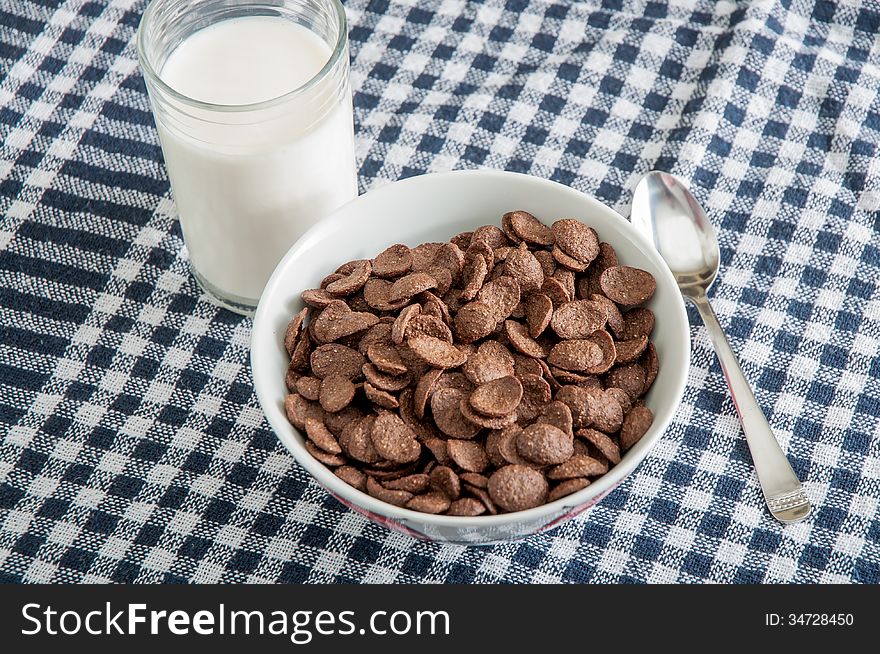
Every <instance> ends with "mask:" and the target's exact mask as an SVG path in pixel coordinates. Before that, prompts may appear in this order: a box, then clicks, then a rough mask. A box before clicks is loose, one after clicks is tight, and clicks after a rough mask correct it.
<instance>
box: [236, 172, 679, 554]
mask: <svg viewBox="0 0 880 654" xmlns="http://www.w3.org/2000/svg"><path fill="white" fill-rule="evenodd" d="M515 209H524V210H526V211H529V212H531V213H532V214H534V215H535V216H537V217H538V218H539V219H541V220H543V221H544V222H546V223H548V224H549V223H550V222H552V221H553V220H556V219H558V218H563V217H569V218H578V219H580V220H583V221H584V222H586V223H588V224H589V225H591V226H592V227H594V228H595V229H596V230H597V231H598V232H599V236H600V238H601V239H602V240H603V241H607V242H608V243H610V244H611V245H613V246H614V248H615V249H616V250H617V254H618V256H619V258H620V261H621V263H622V264H625V265H630V266H636V267H639V268H643V269H644V270H647V271H649V272H651V273H652V274H653V275H654V276H655V277H656V279H657V292H656V294H655V295H654V298H653V300H652V301H651V303H650V308H651V309H652V310H653V311H654V313H655V314H656V318H657V319H656V327H655V329H654V332H653V335H652V340H653V341H654V344H655V346H656V347H657V353H658V356H659V359H660V373H659V374H658V376H657V380H656V382H655V383H654V386H653V387H652V389H651V391H650V392H649V393H648V395H647V396H646V398H645V402H646V404H647V405H648V406H649V407H650V408H651V409H652V411H653V412H654V416H655V418H654V424H653V425H652V426H651V428H650V430H649V431H648V432H647V433H646V434H645V435H644V437H642V439H641V440H640V441H639V442H638V443H637V444H636V445H635V446H634V447H633V448H632V449H631V450H630V451H628V452H627V453H626V455H625V456H624V457H623V460H622V461H621V462H620V463H619V464H618V465H616V466H614V467H613V468H612V469H611V470H610V471H609V472H608V473H607V474H606V475H604V476H603V477H600V478H599V479H597V480H596V481H594V482H593V483H592V484H591V485H590V486H588V487H587V488H585V489H583V490H581V491H579V492H577V493H573V494H572V495H569V496H567V497H564V498H562V499H559V500H557V501H555V502H551V503H549V504H546V505H544V506H539V507H536V508H534V509H529V510H527V511H520V512H517V513H508V514H502V515H496V516H479V517H453V516H443V515H428V514H425V513H418V512H416V511H410V510H408V509H403V508H399V507H396V506H392V505H390V504H387V503H385V502H381V501H379V500H376V499H374V498H372V497H370V496H369V495H367V494H366V493H362V492H360V491H358V490H356V489H355V488H353V487H351V486H349V485H348V484H346V483H345V482H343V481H342V480H341V479H339V478H337V477H336V476H335V475H334V474H333V472H332V471H331V470H330V469H329V468H327V467H325V466H324V465H323V464H321V463H319V462H318V461H316V460H315V459H313V458H312V457H311V455H309V453H308V452H307V451H306V449H305V447H304V446H303V435H302V434H300V433H299V432H298V431H297V430H296V429H295V428H294V427H293V426H291V424H290V423H289V422H288V421H287V418H286V416H285V412H284V398H285V396H286V395H287V388H286V386H285V383H284V377H285V373H286V370H287V364H288V361H289V357H288V356H287V353H286V352H285V350H284V346H283V339H284V333H285V330H286V328H287V324H288V322H289V321H290V318H291V317H292V316H293V315H294V314H295V313H296V312H297V311H299V310H300V309H301V308H302V306H303V305H302V300H300V293H301V292H302V291H304V290H306V289H310V288H316V287H317V286H318V284H319V283H320V281H321V279H323V278H324V277H325V276H326V275H327V274H329V273H330V272H332V271H333V270H335V269H336V267H337V266H339V265H340V264H342V263H344V262H346V261H349V260H351V259H369V258H372V257H374V256H375V255H376V254H378V253H379V252H381V251H382V250H383V249H384V248H386V247H388V246H389V245H391V244H393V243H405V244H407V245H410V246H415V245H418V244H420V243H424V242H426V241H446V240H449V239H450V238H451V237H452V236H454V235H455V234H458V233H459V232H463V231H467V230H472V229H474V228H475V227H478V226H480V225H484V224H490V223H491V224H496V225H500V220H501V216H502V214H504V213H505V212H507V211H512V210H515ZM689 360H690V335H689V330H688V321H687V315H686V313H685V310H684V304H683V302H682V298H681V295H680V294H679V292H678V289H677V287H676V285H675V281H674V280H673V278H672V274H671V273H670V272H669V269H668V268H667V267H666V265H665V264H664V263H663V260H662V259H661V258H660V256H659V255H658V254H657V252H656V251H655V250H654V248H653V247H652V246H651V245H649V244H648V243H647V242H646V241H645V240H643V238H642V237H641V235H640V234H638V233H637V232H636V231H635V229H634V228H633V227H632V226H631V225H630V223H629V222H628V221H626V220H624V219H623V218H622V217H621V216H620V215H619V214H617V213H616V212H614V211H613V210H612V209H609V208H608V207H606V206H605V205H603V204H602V203H600V202H598V201H597V200H594V199H593V198H590V197H588V196H586V195H584V194H582V193H580V192H578V191H575V190H573V189H571V188H569V187H567V186H563V185H561V184H557V183H555V182H550V181H547V180H544V179H539V178H536V177H531V176H528V175H521V174H517V173H505V172H498V171H491V170H475V171H460V172H452V173H440V174H432V175H424V176H421V177H413V178H410V179H406V180H403V181H399V182H394V183H392V184H389V185H388V186H384V187H382V188H379V189H377V190H375V191H370V192H369V193H367V194H365V195H363V196H361V197H359V198H357V199H356V200H353V201H352V202H350V203H349V204H347V205H345V206H344V207H342V208H340V209H339V210H338V211H336V212H335V213H333V214H332V215H330V216H329V217H327V218H325V219H324V220H322V221H321V222H319V223H318V224H317V225H315V226H314V227H313V228H311V229H310V230H309V231H308V232H306V234H304V235H303V237H302V238H300V239H299V241H297V242H296V244H294V246H293V247H292V248H291V249H290V251H289V252H288V253H287V255H286V256H285V257H284V259H282V261H281V263H279V264H278V267H277V268H276V269H275V272H274V273H273V275H272V277H271V279H270V280H269V282H268V284H267V285H266V289H265V290H264V291H263V295H262V297H261V299H260V304H259V306H258V307H257V312H256V316H255V318H254V326H253V336H252V340H251V362H252V366H253V375H254V385H255V387H256V393H257V397H258V398H259V401H260V405H261V406H262V408H263V411H264V413H265V415H266V418H267V419H268V421H269V424H271V425H272V428H273V429H274V430H275V433H276V434H277V435H278V438H279V439H281V442H282V443H284V445H285V447H287V449H288V450H289V451H290V453H291V454H292V455H293V456H294V458H295V459H296V460H297V461H298V462H299V464H300V465H302V466H303V467H304V468H305V469H306V470H308V471H309V473H311V474H312V475H313V476H314V477H315V479H317V480H318V482H320V483H321V484H322V485H323V486H324V487H325V488H326V489H327V490H328V491H329V492H330V493H332V494H333V495H334V496H335V497H336V498H337V499H339V500H340V501H341V502H343V503H344V504H346V505H347V506H349V507H351V508H352V509H354V510H355V511H358V512H359V513H362V514H363V515H365V516H367V517H368V518H370V519H372V520H375V521H376V522H379V523H381V524H383V525H386V526H387V527H389V528H392V529H397V530H399V531H403V532H404V533H408V534H411V535H413V536H416V537H420V538H427V539H432V540H443V541H452V542H458V543H491V542H498V541H502V540H507V539H511V538H518V537H523V536H527V535H529V534H532V533H535V532H537V531H541V530H544V529H547V528H549V527H551V526H555V525H557V524H559V523H560V522H561V521H563V520H566V519H568V518H570V517H572V516H574V515H577V514H578V513H580V512H581V511H583V510H585V509H587V508H589V507H591V506H592V505H594V504H595V503H596V502H598V501H599V500H601V499H602V498H603V497H604V496H605V495H607V494H608V493H609V492H611V490H613V489H614V487H615V486H617V485H618V484H619V483H620V482H621V481H623V480H624V479H625V478H626V476H627V475H629V474H630V473H631V472H632V471H633V470H634V469H635V467H636V466H637V465H638V464H639V463H640V462H641V461H642V459H644V458H645V456H646V455H647V454H648V452H650V450H651V448H653V447H654V445H656V443H657V441H658V440H659V439H660V436H661V434H662V433H663V432H664V430H665V429H666V427H667V426H668V425H669V422H670V421H671V420H672V417H673V414H674V413H675V411H676V409H677V408H678V405H679V402H680V401H681V396H682V393H683V392H684V386H685V380H686V379H687V374H688V366H689Z"/></svg>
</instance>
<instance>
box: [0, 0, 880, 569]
mask: <svg viewBox="0 0 880 654" xmlns="http://www.w3.org/2000/svg"><path fill="white" fill-rule="evenodd" d="M143 5H144V2H143V0H137V1H133V0H111V1H105V0H99V1H91V2H86V1H84V0H70V1H68V2H61V1H58V0H11V1H9V2H4V3H3V4H2V7H0V136H2V156H0V212H2V216H3V217H2V222H0V580H2V581H8V582H17V581H25V582H48V581H65V582H73V581H115V582H135V581H136V582H213V581H223V582H244V581H252V582H275V581H281V582H340V581H341V582H464V583H468V582H588V581H589V582H676V581H677V582H704V581H705V582H868V583H877V582H880V516H878V501H880V444H878V434H880V426H878V422H880V418H878V415H880V352H878V343H880V294H878V290H880V289H878V286H880V166H878V163H877V161H878V147H880V94H878V91H880V49H878V47H877V36H878V33H880V6H878V5H877V4H876V3H875V2H865V3H863V4H860V3H857V2H853V1H844V2H830V1H827V0H820V1H818V2H804V1H800V0H777V1H771V0H752V1H750V2H730V1H726V2H713V1H708V0H707V1H703V2H694V1H693V0H674V1H673V2H669V3H665V2H642V1H639V2H636V1H633V2H630V1H624V0H604V1H601V2H600V1H598V0H595V1H593V2H582V3H574V2H564V1H561V0H559V1H555V2H553V1H548V0H533V1H531V2H527V1H526V0H507V1H506V2H505V1H502V0H487V1H486V2H483V3H476V2H464V1H462V0H431V1H426V2H417V1H416V0H352V1H351V2H347V3H346V5H347V11H348V16H349V19H350V27H351V46H352V58H353V71H352V81H353V87H354V93H355V107H356V122H357V154H358V160H359V163H360V174H361V176H360V179H361V186H362V190H364V191H366V190H368V189H370V188H375V187H377V186H380V185H382V184H386V183H388V182H390V181H392V180H395V179H399V178H401V177H407V176H411V175H416V174H420V173H424V172H429V171H443V170H449V169H453V168H473V167H490V168H499V169H507V170H515V171H520V172H528V173H531V174H533V175H537V176H540V177H546V178H550V179H554V180H557V181H560V182H563V183H565V184H569V185H571V186H573V187H575V188H577V189H579V190H581V191H584V192H586V193H589V194H592V195H595V196H596V197H598V198H600V199H601V200H603V201H605V202H606V203H608V204H610V205H611V206H613V207H615V208H616V209H617V210H619V211H621V212H622V213H624V214H626V212H627V208H628V202H629V198H630V196H631V192H632V190H633V188H634V186H635V184H636V182H637V181H638V179H639V177H640V176H641V175H642V174H643V173H645V172H647V171H648V170H650V169H654V168H659V169H664V170H669V171H671V172H674V173H675V174H677V175H680V176H681V177H683V178H685V179H687V180H689V182H690V184H691V186H692V188H693V189H694V191H695V193H696V195H697V197H698V198H699V200H700V201H701V202H702V203H703V204H704V205H705V207H707V210H708V213H709V215H710V218H711V219H712V221H713V222H714V223H715V224H716V225H717V226H718V228H719V234H720V241H721V254H722V259H723V267H724V269H723V275H722V277H721V279H720V280H719V281H718V283H717V284H716V285H715V287H714V302H715V307H716V309H717V311H718V313H719V315H720V318H721V322H722V323H723V325H724V326H725V328H726V329H727V330H728V333H729V334H730V336H731V339H732V342H733V344H734V347H735V349H736V350H737V351H738V352H739V353H740V356H741V359H742V363H743V367H744V369H745V372H746V375H747V376H748V377H749V378H750V379H751V380H752V381H753V383H754V385H755V387H756V389H757V396H758V400H759V401H760V403H761V404H762V406H763V407H764V409H765V411H766V413H767V415H768V418H769V419H770V422H771V423H772V425H773V427H774V428H775V430H776V433H777V435H778V437H779V439H780V441H781V443H782V445H783V448H784V449H785V450H786V452H787V453H788V455H789V458H790V459H791V461H792V464H793V466H794V468H795V470H796V471H797V473H798V474H799V476H800V477H801V478H802V479H805V480H806V483H805V486H806V488H807V491H808V493H809V495H810V497H811V498H812V499H813V501H814V502H815V504H816V506H817V510H816V513H815V516H814V517H813V518H812V519H811V520H810V521H808V522H805V523H801V524H797V525H793V526H788V527H782V526H780V525H779V524H777V523H775V522H774V521H773V520H772V519H771V518H770V517H769V516H768V515H767V513H766V512H765V510H764V507H763V502H762V498H761V493H760V489H759V487H758V485H757V481H756V478H755V474H754V471H753V468H752V464H751V462H750V458H749V455H748V451H747V449H746V445H745V443H744V441H743V439H742V437H741V435H740V430H739V427H738V424H737V420H736V416H735V413H734V409H733V405H732V403H731V400H730V399H729V397H728V395H727V392H726V388H725V385H724V381H723V378H722V376H721V372H720V369H719V367H718V365H717V363H716V362H715V359H714V355H713V353H712V350H711V348H710V345H709V341H708V338H707V335H706V332H705V330H704V329H703V327H702V326H695V327H693V329H692V336H693V343H694V352H693V368H692V371H691V376H690V379H689V383H688V387H687V392H686V395H685V398H684V403H683V404H682V406H681V409H680V410H679V412H678V415H677V416H676V419H675V422H674V424H673V425H672V426H671V428H670V429H669V431H668V433H667V434H666V435H665V436H664V437H663V439H662V441H661V442H660V444H659V445H658V447H657V448H656V450H655V451H654V452H653V453H652V455H651V456H650V457H648V459H647V460H646V461H645V462H644V463H643V464H642V465H641V466H640V467H639V469H638V470H637V471H636V472H635V474H633V475H632V477H631V478H630V479H629V480H628V481H627V482H626V483H624V484H623V485H622V486H621V487H619V488H618V489H617V490H616V491H615V492H614V493H613V494H612V495H610V496H609V497H608V498H607V499H605V500H604V501H603V502H602V503H601V504H600V505H598V506H597V507H595V508H594V509H593V510H592V511H590V512H588V513H587V514H584V515H582V516H580V517H578V518H576V519H574V520H572V521H571V522H569V523H567V524H566V525H564V526H562V527H560V528H558V529H556V530H555V531H552V532H550V533H549V534H544V535H540V536H536V537H532V538H530V539H527V540H524V541H520V542H514V543H510V544H507V545H501V546H496V547H490V548H466V547H461V546H451V545H439V544H432V543H425V542H417V541H415V540H412V539H410V538H408V537H406V536H403V535H401V534H397V533H391V532H389V531H386V530H385V529H383V528H382V527H379V526H376V525H374V524H371V523H369V522H367V521H366V520H365V519H364V518H362V517H360V516H359V515H357V514H355V513H352V512H351V511H349V510H347V509H346V508H344V507H343V506H342V505H340V504H339V503H338V502H337V501H336V500H334V499H333V498H332V497H330V496H329V495H327V494H326V493H325V492H323V491H322V490H321V488H320V487H318V486H317V485H316V484H315V483H313V482H311V481H310V480H309V478H308V477H307V475H306V474H305V473H304V471H303V470H301V469H300V468H299V467H298V466H297V465H296V464H295V463H294V461H293V460H292V459H291V457H290V456H288V455H287V453H286V452H285V450H284V449H283V448H282V447H281V446H280V445H279V444H278V443H277V441H276V439H275V437H274V436H273V434H272V433H271V431H270V430H269V428H268V425H267V424H266V422H265V420H264V419H263V417H262V415H261V412H260V409H259V407H258V405H257V401H256V398H255V396H254V393H253V390H252V386H251V376H250V369H249V364H248V341H249V337H250V328H251V323H250V321H249V320H247V319H243V318H240V317H238V316H235V315H233V314H231V313H229V312H227V311H224V310H220V309H217V308H216V307H215V306H214V305H212V304H210V303H209V302H208V300H207V299H206V298H205V297H204V296H203V295H201V294H200V293H199V290H198V288H197V287H196V285H195V283H194V282H193V280H192V279H191V278H190V276H189V274H188V272H187V263H186V255H185V253H184V252H183V250H182V239H181V233H180V228H179V225H178V223H177V222H176V220H175V210H174V205H173V202H172V199H171V196H170V193H169V186H168V179H167V176H166V173H165V170H164V168H163V164H162V158H161V153H160V150H159V145H158V141H157V137H156V133H155V129H154V126H153V122H152V119H151V117H150V113H149V107H148V103H147V97H146V95H145V90H144V84H143V80H142V78H141V75H140V73H139V71H138V67H137V63H136V56H135V49H134V35H135V30H136V27H137V24H138V20H139V18H140V14H141V12H142V10H143ZM694 324H695V325H698V324H699V323H698V322H697V321H696V320H694Z"/></svg>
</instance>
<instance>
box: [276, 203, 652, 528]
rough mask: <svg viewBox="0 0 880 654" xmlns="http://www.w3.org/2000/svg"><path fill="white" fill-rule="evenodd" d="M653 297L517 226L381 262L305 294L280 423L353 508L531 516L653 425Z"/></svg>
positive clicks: (590, 241)
mask: <svg viewBox="0 0 880 654" xmlns="http://www.w3.org/2000/svg"><path fill="white" fill-rule="evenodd" d="M655 289H656V283H655V280H654V278H653V276H651V275H650V274H649V273H648V272H646V271H644V270H640V269H638V268H631V267H628V266H621V265H619V262H618V260H617V255H616V253H615V252H614V249H613V248H612V247H611V246H610V245H609V244H607V243H603V242H600V240H599V236H598V234H597V233H596V231H595V230H593V229H592V228H590V227H588V226H587V225H585V224H584V223H582V222H580V221H578V220H574V219H570V218H565V219H562V220H557V221H556V222H554V223H553V224H552V225H551V226H550V227H547V226H546V225H545V224H543V223H542V222H540V221H539V220H538V219H537V218H535V217H534V216H532V215H531V214H529V213H527V212H525V211H513V212H510V213H507V214H504V216H503V217H502V220H501V229H499V228H498V227H496V226H494V225H486V226H483V227H480V228H479V229H477V230H475V231H473V232H466V233H463V234H459V235H457V236H455V237H454V238H452V239H451V240H450V241H449V242H448V243H424V244H422V245H419V246H418V247H415V248H409V247H407V246H406V245H401V244H397V245H392V246H391V247H389V248H387V249H386V250H384V251H383V252H381V253H380V254H379V255H377V256H376V258H374V259H372V260H366V259H365V260H358V261H350V262H348V263H345V264H343V265H342V266H340V267H339V268H338V269H337V270H336V272H334V273H333V274H331V275H329V276H327V277H326V278H325V279H324V280H323V281H322V282H321V285H320V288H317V289H314V290H309V291H305V292H304V293H303V294H302V299H303V301H304V302H305V304H306V306H305V308H304V309H303V310H302V311H301V312H299V313H298V314H297V315H296V316H294V318H293V320H291V322H290V325H289V327H288V329H287V333H286V335H285V340H284V345H285V347H286V349H287V352H288V353H289V354H290V365H289V368H288V372H287V379H286V383H287V388H288V389H289V391H290V394H289V395H288V396H287V398H286V401H285V409H286V412H287V417H288V419H289V420H290V422H291V423H292V424H293V426H294V427H296V428H297V429H299V430H301V431H303V432H304V433H305V435H306V436H307V439H306V441H305V447H306V449H307V450H308V451H309V453H310V454H311V455H312V456H313V457H315V458H316V459H317V460H318V461H320V462H321V463H323V464H324V465H326V466H328V467H331V468H333V470H334V472H335V474H336V475H337V476H338V477H339V478H340V479H342V480H344V481H345V482H346V483H348V484H350V485H351V486H354V487H355V488H357V489H358V490H361V491H363V492H366V493H368V494H369V495H371V496H373V497H375V498H377V499H379V500H382V501H385V502H389V503H391V504H394V505H397V506H402V507H406V508H408V509H413V510H415V511H422V512H425V513H435V514H436V513H444V514H446V515H455V516H477V515H482V514H486V513H488V514H495V513H503V512H512V511H522V510H525V509H529V508H533V507H536V506H540V505H542V504H544V503H546V502H552V501H554V500H557V499H559V498H561V497H564V496H566V495H569V494H571V493H573V492H575V491H578V490H581V489H583V488H585V487H587V486H588V485H589V484H590V481H591V480H592V479H595V478H596V477H599V476H601V475H603V474H605V473H606V472H607V471H608V469H609V468H610V467H611V466H614V465H615V464H617V463H618V462H619V461H620V457H621V452H625V451H626V450H628V449H629V448H630V447H632V446H633V445H634V444H635V443H636V442H638V440H639V439H640V438H641V437H642V436H643V435H644V434H645V432H646V431H647V430H648V428H649V427H650V425H651V422H652V421H653V414H652V413H651V410H650V409H649V408H648V407H647V406H645V404H644V403H643V402H642V399H641V398H642V397H643V396H644V394H645V393H646V392H647V391H648V389H649V388H650V387H651V385H652V384H653V383H654V379H655V378H656V376H657V372H658V369H659V362H658V359H657V352H656V350H655V348H654V345H653V343H651V341H650V335H651V332H652V330H653V328H654V314H653V312H652V311H651V310H650V309H648V308H647V307H645V306H643V305H644V304H645V303H647V302H648V301H649V300H650V299H651V297H652V296H653V294H654V291H655Z"/></svg>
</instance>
